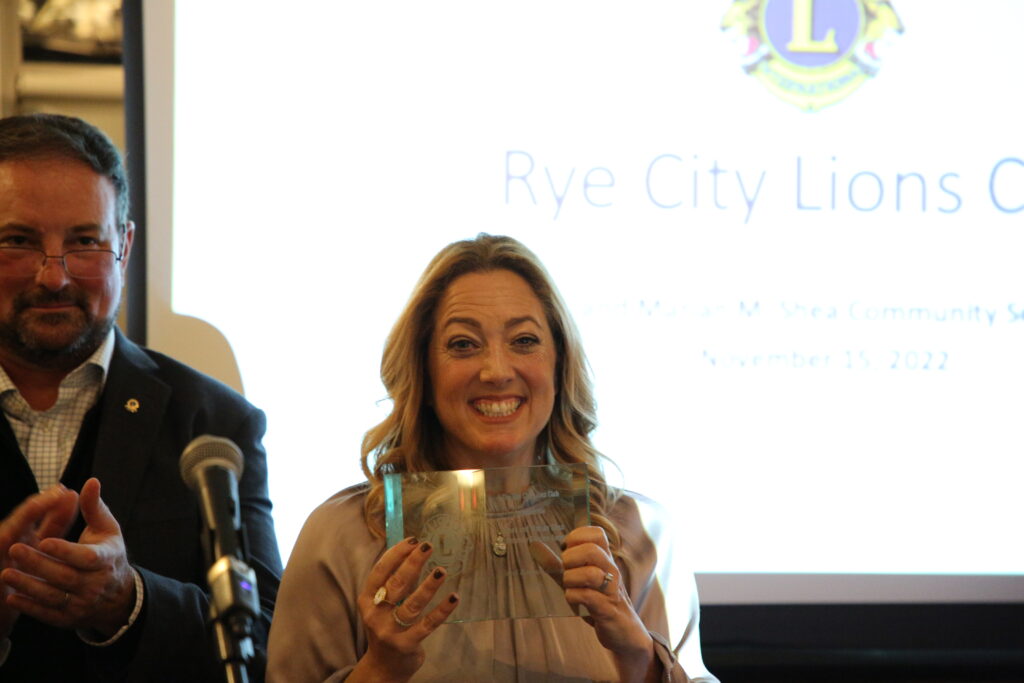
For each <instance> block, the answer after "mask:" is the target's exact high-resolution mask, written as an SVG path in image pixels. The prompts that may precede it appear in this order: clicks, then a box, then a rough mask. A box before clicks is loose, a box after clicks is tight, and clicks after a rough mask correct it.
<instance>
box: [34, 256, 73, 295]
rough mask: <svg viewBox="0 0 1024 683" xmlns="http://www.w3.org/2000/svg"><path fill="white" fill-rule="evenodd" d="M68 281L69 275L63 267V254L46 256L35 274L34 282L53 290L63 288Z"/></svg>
mask: <svg viewBox="0 0 1024 683" xmlns="http://www.w3.org/2000/svg"><path fill="white" fill-rule="evenodd" d="M70 281H71V276H70V275H68V271H67V270H66V269H65V268H64V257H63V256H47V257H46V260H45V261H44V262H43V265H42V267H41V268H40V269H39V272H38V273H37V274H36V283H37V284H40V285H42V286H43V287H46V288H47V289H49V290H50V291H53V292H56V291H59V290H61V289H64V287H65V286H67V284H68V282H70Z"/></svg>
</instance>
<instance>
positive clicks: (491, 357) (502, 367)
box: [480, 348, 515, 384]
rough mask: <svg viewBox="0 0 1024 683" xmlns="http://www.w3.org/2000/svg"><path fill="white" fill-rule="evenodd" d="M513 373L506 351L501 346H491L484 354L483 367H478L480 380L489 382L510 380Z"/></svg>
mask: <svg viewBox="0 0 1024 683" xmlns="http://www.w3.org/2000/svg"><path fill="white" fill-rule="evenodd" d="M514 374H515V373H514V372H513V370H512V363H511V362H510V361H509V357H508V352H507V351H505V350H504V349H501V348H497V349H494V348H492V349H490V350H488V351H487V352H486V353H485V354H484V359H483V367H482V368H480V381H482V382H487V383H489V384H504V383H505V382H508V381H510V380H511V379H512V378H513V376H514Z"/></svg>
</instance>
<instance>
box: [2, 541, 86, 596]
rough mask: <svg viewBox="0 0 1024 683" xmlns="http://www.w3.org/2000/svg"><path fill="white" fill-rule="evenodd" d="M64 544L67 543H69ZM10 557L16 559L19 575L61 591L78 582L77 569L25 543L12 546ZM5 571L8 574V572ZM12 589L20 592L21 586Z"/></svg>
mask: <svg viewBox="0 0 1024 683" xmlns="http://www.w3.org/2000/svg"><path fill="white" fill-rule="evenodd" d="M62 542H63V543H67V541H62ZM10 555H11V558H12V559H14V562H15V568H16V569H17V570H18V573H19V574H22V575H30V576H32V577H35V578H37V579H38V580H40V581H42V582H44V583H47V584H53V585H56V586H60V587H61V590H65V589H67V588H68V587H71V586H74V585H75V584H76V583H77V582H78V578H77V577H78V573H77V571H76V569H75V568H73V567H71V566H69V565H68V564H67V563H65V562H63V561H60V560H57V559H56V558H54V557H51V556H50V555H48V554H46V553H45V552H40V551H39V550H37V549H35V548H31V547H29V546H27V545H24V544H23V543H18V544H16V545H14V546H12V547H11V551H10ZM4 571H5V574H6V572H7V571H8V570H4ZM10 571H14V570H10ZM5 583H6V579H5ZM12 587H13V588H15V589H16V590H20V587H19V586H12Z"/></svg>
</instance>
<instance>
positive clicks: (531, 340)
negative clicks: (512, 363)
mask: <svg viewBox="0 0 1024 683" xmlns="http://www.w3.org/2000/svg"><path fill="white" fill-rule="evenodd" d="M512 343H513V344H514V345H515V346H521V347H524V348H531V347H533V346H536V345H537V344H540V339H537V337H534V336H533V335H532V334H525V335H523V336H521V337H516V338H515V341H513V342H512Z"/></svg>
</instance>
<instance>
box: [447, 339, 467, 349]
mask: <svg viewBox="0 0 1024 683" xmlns="http://www.w3.org/2000/svg"><path fill="white" fill-rule="evenodd" d="M448 348H449V349H451V350H452V351H470V350H472V348H473V342H471V341H470V340H468V339H453V340H451V341H450V342H448Z"/></svg>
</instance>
